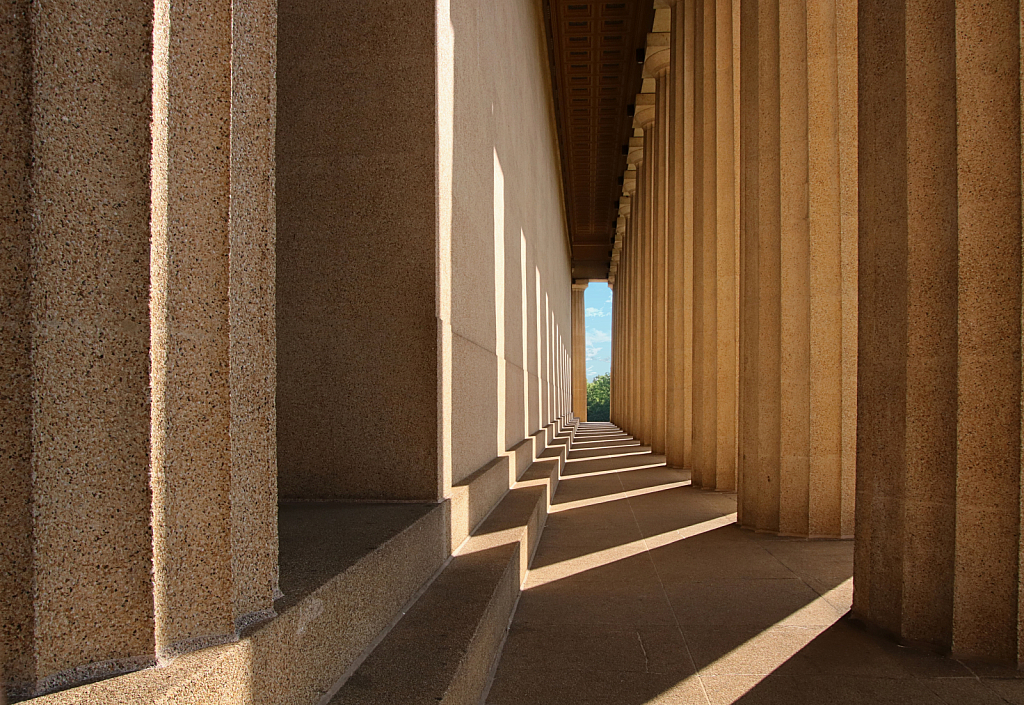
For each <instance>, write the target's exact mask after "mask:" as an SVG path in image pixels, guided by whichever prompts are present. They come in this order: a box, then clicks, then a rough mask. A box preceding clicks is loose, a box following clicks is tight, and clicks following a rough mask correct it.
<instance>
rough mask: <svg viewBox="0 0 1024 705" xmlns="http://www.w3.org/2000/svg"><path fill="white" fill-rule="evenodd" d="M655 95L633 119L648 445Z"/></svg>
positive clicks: (643, 424) (643, 434)
mask: <svg viewBox="0 0 1024 705" xmlns="http://www.w3.org/2000/svg"><path fill="white" fill-rule="evenodd" d="M654 101H655V96H654V94H653V93H640V94H638V95H637V97H636V115H635V116H634V118H633V126H634V128H637V129H640V130H643V161H642V162H641V163H639V164H637V169H638V170H639V175H638V179H639V180H638V182H637V198H636V201H637V203H636V205H637V207H638V208H639V213H638V216H639V217H638V218H637V224H638V226H639V227H638V235H639V237H638V245H639V248H640V257H639V277H638V279H639V282H638V283H639V285H640V297H639V304H640V341H639V343H640V344H639V353H640V384H639V389H638V398H639V411H640V415H639V416H640V418H639V437H640V439H641V440H642V441H643V442H644V443H645V444H650V443H651V442H653V440H654V436H655V431H654V421H655V412H654V407H655V393H654V384H655V365H656V363H657V357H656V354H655V337H656V326H657V323H658V319H657V316H656V315H655V312H654V309H655V303H654V302H655V294H656V291H655V286H654V284H655V282H654V278H655V277H654V260H655V249H656V243H655V228H654V223H655V200H654V195H655V192H656V189H657V184H656V183H655V175H656V174H657V163H656V158H655V154H656V153H655V146H656V144H655V143H656V139H655V130H654V118H655V104H654Z"/></svg>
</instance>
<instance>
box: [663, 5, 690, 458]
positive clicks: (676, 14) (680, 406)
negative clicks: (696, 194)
mask: <svg viewBox="0 0 1024 705" xmlns="http://www.w3.org/2000/svg"><path fill="white" fill-rule="evenodd" d="M693 28H694V3H692V2H674V3H673V4H672V32H671V52H672V54H671V69H670V73H669V83H670V90H669V92H668V95H669V99H668V127H667V131H668V148H667V153H668V167H667V168H668V199H667V203H666V209H667V216H668V225H667V238H668V242H667V246H666V249H667V267H668V271H669V276H668V278H667V282H666V298H667V301H668V306H667V309H666V324H665V325H666V342H665V347H666V362H665V367H666V377H667V379H666V386H667V395H666V402H665V409H666V416H665V456H666V457H665V462H666V463H667V464H668V465H669V466H670V467H678V468H690V467H691V465H692V460H691V449H692V428H693V406H692V401H693V117H694V116H693V89H694V84H693V81H694V73H693V68H694V61H693V59H694V56H693V50H694V36H693Z"/></svg>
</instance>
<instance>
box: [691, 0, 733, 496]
mask: <svg viewBox="0 0 1024 705" xmlns="http://www.w3.org/2000/svg"><path fill="white" fill-rule="evenodd" d="M695 20H696V21H695V32H694V37H695V41H694V52H695V53H694V57H695V58H694V72H695V76H696V77H697V78H696V80H695V93H694V114H695V119H694V159H693V163H694V183H695V186H694V223H695V224H694V231H693V232H694V244H693V247H694V263H693V266H694V270H693V272H694V274H693V281H694V339H693V347H694V381H693V444H694V449H693V454H694V457H693V483H694V485H695V486H698V487H702V488H704V489H714V490H727V491H728V490H734V489H735V488H736V452H737V446H736V440H737V436H736V432H737V391H738V339H737V338H738V336H737V333H738V331H737V318H736V316H737V310H738V309H737V299H738V282H737V253H738V241H737V232H736V220H735V217H736V202H735V199H736V194H737V189H738V183H737V181H738V179H737V172H736V166H737V165H736V159H735V149H734V145H735V139H734V134H735V122H734V121H735V114H734V91H735V84H734V81H735V79H736V78H738V76H736V75H735V65H734V64H735V62H734V58H735V57H734V51H733V50H734V42H733V31H734V23H733V17H732V0H696V2H695Z"/></svg>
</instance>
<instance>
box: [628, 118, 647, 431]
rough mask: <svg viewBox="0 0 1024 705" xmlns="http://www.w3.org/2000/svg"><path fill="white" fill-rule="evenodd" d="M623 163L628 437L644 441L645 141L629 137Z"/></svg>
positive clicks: (641, 138)
mask: <svg viewBox="0 0 1024 705" xmlns="http://www.w3.org/2000/svg"><path fill="white" fill-rule="evenodd" d="M626 161H627V163H629V164H632V165H633V166H634V167H635V170H636V186H635V188H634V190H633V196H632V198H631V199H630V202H631V206H630V217H629V221H630V223H629V224H630V226H631V228H632V232H631V233H630V235H629V239H630V240H632V248H631V252H630V260H632V264H631V265H630V278H631V279H632V285H631V289H632V298H633V304H632V310H633V321H632V323H631V325H630V330H632V332H633V340H632V344H631V348H632V350H631V357H632V365H631V366H632V369H633V372H632V375H633V378H632V383H631V385H630V386H631V389H630V408H631V416H632V424H633V425H632V428H630V429H629V432H630V434H631V435H633V436H635V437H636V438H638V439H643V438H644V426H643V420H644V417H643V399H644V395H643V392H642V389H643V381H644V375H643V369H644V366H643V354H644V343H643V336H644V330H645V328H644V320H645V318H644V310H645V308H644V270H643V214H644V208H643V200H644V193H645V192H644V138H643V137H631V138H630V140H629V154H628V156H627V157H626Z"/></svg>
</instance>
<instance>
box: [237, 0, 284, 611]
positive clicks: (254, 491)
mask: <svg viewBox="0 0 1024 705" xmlns="http://www.w3.org/2000/svg"><path fill="white" fill-rule="evenodd" d="M231 13H232V22H231V55H232V58H231V205H230V212H229V220H230V228H231V234H230V255H229V260H230V262H229V278H230V284H229V299H230V300H229V323H230V334H229V335H230V340H229V357H230V365H231V370H230V373H229V377H230V379H229V382H230V388H231V429H230V434H231V562H232V565H231V570H232V574H233V577H234V615H235V621H236V624H237V626H244V624H245V623H249V622H252V621H255V620H258V619H260V618H265V617H269V616H271V615H272V614H273V609H272V605H273V600H274V597H275V594H276V593H279V589H278V572H277V543H278V542H277V407H276V404H274V403H270V400H273V399H274V398H275V396H276V394H277V327H276V322H275V315H274V311H275V306H276V290H275V277H276V267H275V259H276V258H275V245H276V239H277V238H276V234H277V223H276V207H275V195H276V194H275V190H276V189H275V169H274V164H275V159H274V148H275V142H276V140H275V124H276V119H277V80H276V68H277V2H276V0H232V8H231Z"/></svg>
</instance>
